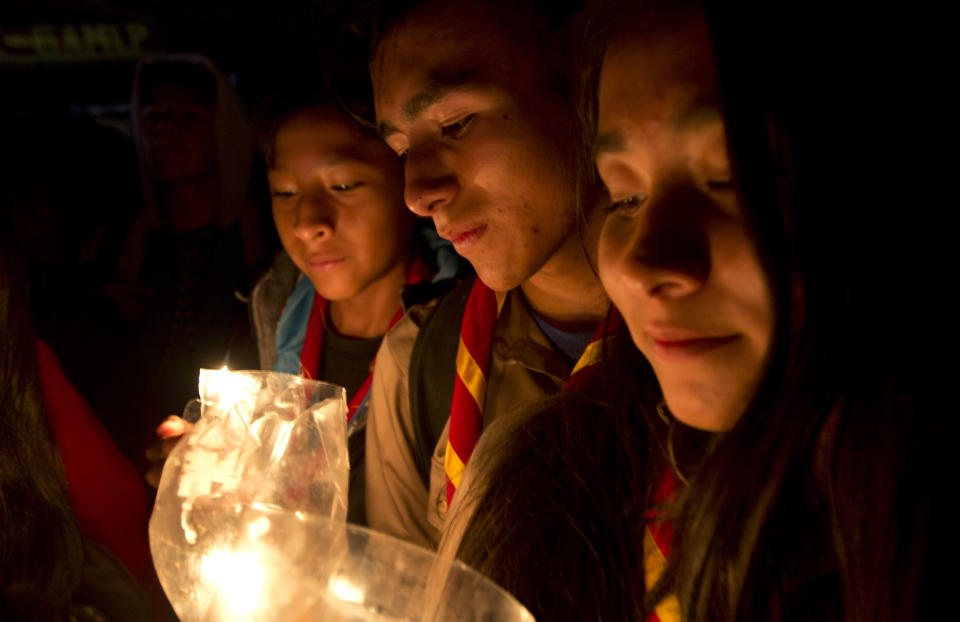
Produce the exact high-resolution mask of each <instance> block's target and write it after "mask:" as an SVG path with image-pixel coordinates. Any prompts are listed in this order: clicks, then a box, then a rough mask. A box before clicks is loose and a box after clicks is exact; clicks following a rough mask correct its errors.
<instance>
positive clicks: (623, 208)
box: [607, 195, 647, 218]
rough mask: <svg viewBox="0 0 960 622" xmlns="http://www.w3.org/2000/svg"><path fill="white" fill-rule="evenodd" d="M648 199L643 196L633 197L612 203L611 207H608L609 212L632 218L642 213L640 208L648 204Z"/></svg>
mask: <svg viewBox="0 0 960 622" xmlns="http://www.w3.org/2000/svg"><path fill="white" fill-rule="evenodd" d="M646 201H647V197H645V196H643V195H633V196H630V197H626V198H623V199H619V200H617V201H613V202H612V203H610V206H609V207H607V211H608V212H616V213H617V214H618V215H619V216H624V217H627V218H629V217H631V216H635V215H636V214H637V212H639V211H640V208H641V207H643V204H644V203H646Z"/></svg>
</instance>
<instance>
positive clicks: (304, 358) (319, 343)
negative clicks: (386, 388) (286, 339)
mask: <svg viewBox="0 0 960 622" xmlns="http://www.w3.org/2000/svg"><path fill="white" fill-rule="evenodd" d="M431 277H433V272H432V271H431V270H430V267H429V266H428V265H427V263H426V262H425V261H423V260H422V259H421V258H419V257H418V258H416V259H415V260H414V261H413V263H412V264H411V265H410V270H409V271H408V272H407V284H408V285H414V284H417V283H422V282H424V281H427V280H429V279H430V278H431ZM328 305H329V302H328V301H327V299H326V298H323V297H322V296H321V295H320V294H314V297H313V308H311V309H310V319H309V320H308V321H307V334H306V336H305V337H304V340H303V350H301V351H300V372H301V374H302V375H304V376H306V377H307V378H317V374H318V373H319V370H320V356H321V354H322V352H323V330H324V327H325V325H326V318H327V306H328ZM401 317H403V307H400V308H398V309H397V311H396V313H394V314H393V318H392V319H391V320H390V327H389V328H388V329H387V330H389V329H390V328H393V326H394V325H395V324H396V323H397V322H399V321H400V318H401ZM319 380H323V378H319ZM372 381H373V368H372V366H371V369H370V373H369V374H367V377H366V379H365V380H364V381H363V384H361V385H360V388H359V389H357V390H356V391H355V392H354V394H353V395H351V396H350V398H349V400H350V401H349V402H348V410H347V423H350V421H351V420H352V419H353V416H354V415H355V414H357V410H359V409H360V406H361V404H363V400H364V399H365V398H366V397H367V393H369V392H370V384H371V382H372Z"/></svg>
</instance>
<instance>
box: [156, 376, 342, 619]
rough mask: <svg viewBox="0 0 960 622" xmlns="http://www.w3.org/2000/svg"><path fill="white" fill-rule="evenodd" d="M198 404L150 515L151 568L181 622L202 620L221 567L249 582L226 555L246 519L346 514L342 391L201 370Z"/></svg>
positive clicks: (251, 577) (293, 379)
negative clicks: (269, 515) (198, 410)
mask: <svg viewBox="0 0 960 622" xmlns="http://www.w3.org/2000/svg"><path fill="white" fill-rule="evenodd" d="M200 397H201V417H200V420H199V421H198V422H197V423H196V425H195V426H194V428H193V429H192V430H191V431H190V432H189V433H188V434H187V435H186V436H184V438H183V439H182V440H181V441H180V443H178V444H177V447H176V448H175V449H174V450H173V451H172V452H171V454H170V456H169V457H168V458H167V462H166V465H165V466H164V469H163V475H162V476H161V478H160V485H159V487H158V489H157V500H156V503H155V505H154V509H153V514H152V515H151V517H150V549H151V552H152V554H153V559H154V565H155V567H156V569H157V574H158V576H159V578H160V583H161V584H162V586H163V589H164V591H165V592H166V594H167V597H168V598H169V599H170V602H171V604H172V605H173V608H174V610H175V611H176V613H177V615H178V616H179V617H180V618H181V620H183V621H184V622H189V621H191V620H204V619H206V618H207V617H208V610H209V609H210V605H211V603H212V602H213V599H214V597H215V595H216V594H217V592H218V591H219V590H220V589H221V586H220V585H219V583H217V577H218V576H221V575H222V574H223V571H224V569H227V570H232V571H233V572H234V575H233V577H234V578H236V579H238V580H240V581H241V583H242V584H245V583H244V582H246V583H250V582H254V583H255V582H258V581H257V577H256V572H255V568H256V567H259V566H256V565H255V564H254V565H251V563H245V562H244V560H246V561H247V562H249V561H250V559H252V558H250V559H248V558H245V557H243V556H242V555H241V556H240V557H236V555H238V554H239V553H237V552H236V551H234V549H235V548H236V546H237V544H238V543H239V542H240V541H241V537H242V536H243V534H244V530H245V529H249V526H246V523H247V522H249V513H250V512H251V511H254V512H272V513H274V514H277V515H290V516H296V515H310V516H317V517H325V518H327V519H330V520H333V521H335V522H342V521H344V520H345V518H346V507H347V484H348V478H349V458H348V454H347V440H346V413H347V404H346V396H345V392H344V389H343V388H342V387H339V386H336V385H332V384H327V383H323V382H317V381H312V380H305V379H303V378H299V377H297V376H292V375H289V374H281V373H276V372H260V371H253V372H231V371H226V370H219V371H214V370H201V372H200ZM240 569H247V570H250V571H251V573H253V574H250V573H247V572H240ZM251 619H254V618H251Z"/></svg>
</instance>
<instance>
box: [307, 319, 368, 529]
mask: <svg viewBox="0 0 960 622" xmlns="http://www.w3.org/2000/svg"><path fill="white" fill-rule="evenodd" d="M330 326H331V322H330V321H329V319H328V321H327V323H326V326H325V327H324V330H323V351H322V352H321V353H320V369H319V372H318V374H317V377H318V378H323V379H324V380H325V381H326V382H332V383H334V384H339V385H340V386H342V387H344V388H346V390H347V399H350V398H352V397H353V394H354V393H356V391H357V389H359V388H360V385H362V384H363V381H364V380H366V379H367V376H368V375H369V374H370V369H371V367H373V359H374V358H375V357H376V355H377V350H378V349H379V348H380V342H381V341H383V337H373V338H370V339H351V338H350V337H343V336H341V335H338V334H336V333H335V332H334V331H333V330H332V329H331V328H330ZM365 436H366V434H365V433H364V430H362V429H361V430H357V431H356V432H354V433H353V434H352V435H350V436H349V437H348V438H347V448H348V450H349V452H350V491H349V500H348V510H347V520H348V521H349V522H351V523H355V524H358V525H366V524H367V512H366V503H365V501H364V497H365V496H366V483H365V482H366V480H365V478H364V466H363V463H364V460H365V453H366V451H365V448H366V445H365V440H364V439H365Z"/></svg>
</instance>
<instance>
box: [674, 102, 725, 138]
mask: <svg viewBox="0 0 960 622" xmlns="http://www.w3.org/2000/svg"><path fill="white" fill-rule="evenodd" d="M718 121H719V122H721V123H722V122H723V115H722V114H720V110H719V109H718V108H717V107H716V106H715V105H713V104H702V103H696V104H693V105H692V106H690V107H689V108H687V109H685V110H684V111H683V112H681V113H680V114H679V115H677V117H676V118H675V119H674V125H675V126H676V127H677V129H679V130H681V131H691V130H697V129H700V128H702V127H703V126H705V125H710V124H712V123H717V122H718Z"/></svg>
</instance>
